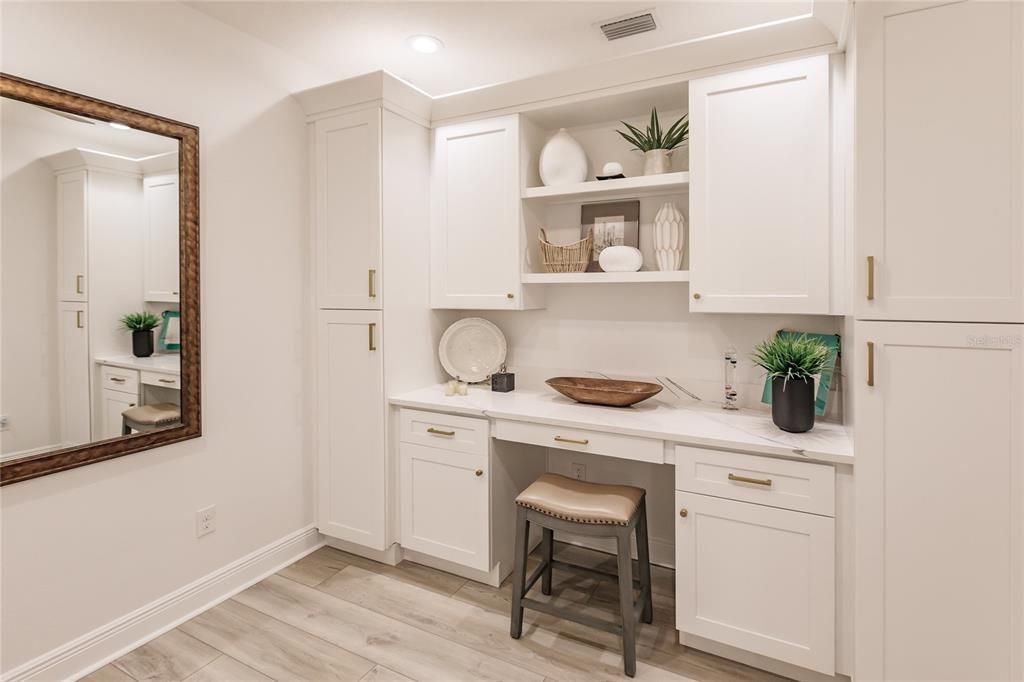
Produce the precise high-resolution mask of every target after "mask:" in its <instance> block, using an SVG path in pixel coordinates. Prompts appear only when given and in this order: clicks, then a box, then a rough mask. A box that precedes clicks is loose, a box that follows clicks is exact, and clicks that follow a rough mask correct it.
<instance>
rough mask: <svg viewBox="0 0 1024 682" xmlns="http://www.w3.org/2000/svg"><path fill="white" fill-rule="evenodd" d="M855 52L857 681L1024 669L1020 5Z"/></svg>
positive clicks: (862, 34)
mask: <svg viewBox="0 0 1024 682" xmlns="http://www.w3.org/2000/svg"><path fill="white" fill-rule="evenodd" d="M853 45H854V47H853V48H852V49H853V51H854V52H855V54H856V82H857V83H856V96H857V103H856V128H857V133H856V140H857V141H856V157H857V161H856V165H857V168H856V187H857V189H856V213H857V227H856V271H857V278H856V288H855V292H854V297H853V298H854V309H855V314H856V318H857V319H856V322H855V323H854V332H855V337H856V346H855V355H856V362H855V364H854V367H856V372H857V376H854V377H851V379H852V380H853V381H854V408H855V409H854V417H855V426H854V431H855V440H856V452H857V472H856V474H857V510H856V518H857V529H856V535H857V551H856V556H857V566H856V585H857V588H856V662H855V664H856V676H857V679H861V680H903V679H921V680H924V679H943V680H982V679H984V680H1019V679H1024V431H1022V430H1024V359H1022V358H1024V284H1022V277H1024V216H1022V210H1024V168H1022V160H1024V107H1022V97H1024V5H1022V4H1020V3H1011V2H974V1H968V2H962V3H955V4H921V3H918V4H913V5H911V4H905V3H858V4H857V7H856V28H855V35H854V43H853Z"/></svg>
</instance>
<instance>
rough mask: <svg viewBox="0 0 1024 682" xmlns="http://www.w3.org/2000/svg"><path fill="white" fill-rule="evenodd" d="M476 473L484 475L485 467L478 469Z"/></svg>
mask: <svg viewBox="0 0 1024 682" xmlns="http://www.w3.org/2000/svg"><path fill="white" fill-rule="evenodd" d="M474 473H476V475H477V476H483V475H484V470H483V469H477V470H476V471H475V472H474Z"/></svg>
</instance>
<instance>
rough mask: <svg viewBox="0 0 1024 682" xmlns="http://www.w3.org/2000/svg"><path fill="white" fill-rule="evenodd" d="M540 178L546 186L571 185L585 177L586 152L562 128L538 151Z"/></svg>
mask: <svg viewBox="0 0 1024 682" xmlns="http://www.w3.org/2000/svg"><path fill="white" fill-rule="evenodd" d="M539 166H540V168H539V170H540V179H541V181H542V182H543V183H544V184H545V185H546V186H548V187H556V186H558V185H572V184H575V183H577V182H583V181H584V180H586V179H587V153H586V152H585V151H583V147H582V146H580V143H579V142H577V141H576V138H574V137H573V136H572V135H570V134H569V133H567V132H566V130H565V128H562V129H561V130H559V131H558V132H557V133H555V134H554V135H553V136H552V137H551V139H550V140H548V142H547V144H545V145H544V149H542V150H541V152H540V164H539Z"/></svg>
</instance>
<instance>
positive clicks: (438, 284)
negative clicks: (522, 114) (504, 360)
mask: <svg viewBox="0 0 1024 682" xmlns="http://www.w3.org/2000/svg"><path fill="white" fill-rule="evenodd" d="M519 146H520V145H519V117H518V116H502V117H499V118H491V119H487V120H484V121H474V122H472V123H459V124H456V125H449V126H443V127H441V128H438V129H437V130H435V131H434V163H433V202H432V203H433V210H432V211H433V216H432V229H431V304H432V306H433V307H434V308H475V309H497V310H515V309H521V308H522V307H523V302H522V300H521V283H520V270H521V261H522V253H523V249H522V243H521V242H522V225H521V222H522V219H521V210H520V208H521V207H520V203H519V196H520V193H521V186H522V182H521V177H520V160H519V156H520V148H519Z"/></svg>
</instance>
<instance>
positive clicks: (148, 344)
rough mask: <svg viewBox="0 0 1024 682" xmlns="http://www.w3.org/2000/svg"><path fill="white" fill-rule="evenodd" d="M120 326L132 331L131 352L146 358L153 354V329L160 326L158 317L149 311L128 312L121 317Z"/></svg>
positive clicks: (138, 356)
mask: <svg viewBox="0 0 1024 682" xmlns="http://www.w3.org/2000/svg"><path fill="white" fill-rule="evenodd" d="M121 326H122V327H124V329H125V330H127V331H130V332H131V333H132V354H134V355H135V357H137V358H148V357H149V356H150V355H152V354H153V330H154V329H156V328H157V327H158V326H160V318H159V317H157V316H156V315H154V314H153V313H151V312H148V311H144V312H141V313H128V314H127V315H125V316H124V317H122V318H121Z"/></svg>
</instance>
